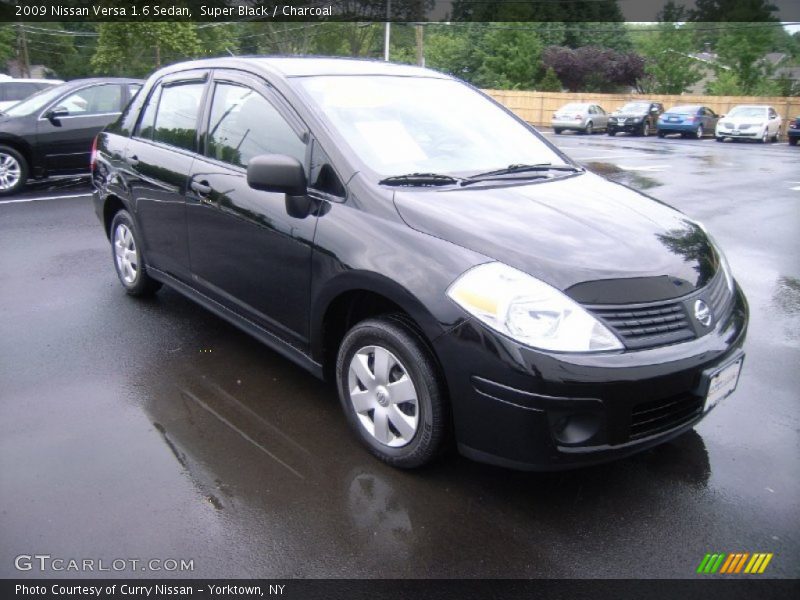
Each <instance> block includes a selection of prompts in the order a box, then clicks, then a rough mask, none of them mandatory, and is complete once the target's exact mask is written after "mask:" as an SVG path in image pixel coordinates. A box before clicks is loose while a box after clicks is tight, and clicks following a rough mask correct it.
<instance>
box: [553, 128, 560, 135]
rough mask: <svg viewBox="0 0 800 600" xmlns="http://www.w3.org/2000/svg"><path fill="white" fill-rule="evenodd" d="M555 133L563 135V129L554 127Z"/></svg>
mask: <svg viewBox="0 0 800 600" xmlns="http://www.w3.org/2000/svg"><path fill="white" fill-rule="evenodd" d="M553 133H555V134H556V135H561V130H560V129H559V128H558V127H555V128H553Z"/></svg>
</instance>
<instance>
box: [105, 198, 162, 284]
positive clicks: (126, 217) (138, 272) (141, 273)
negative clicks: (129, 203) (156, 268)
mask: <svg viewBox="0 0 800 600" xmlns="http://www.w3.org/2000/svg"><path fill="white" fill-rule="evenodd" d="M123 227H124V228H127V231H129V232H130V235H131V237H132V240H133V249H132V250H130V248H128V249H127V253H129V254H130V253H132V254H134V256H135V258H134V260H135V271H134V270H132V271H127V272H126V270H125V269H124V268H123V266H122V265H121V261H120V260H118V258H117V251H118V246H117V241H118V237H119V238H120V241H122V237H121V232H122V231H124V230H121V229H120V228H123ZM109 233H110V235H109V237H110V239H111V258H112V260H113V261H114V270H115V271H116V272H117V277H118V278H119V282H120V283H121V284H122V287H124V288H125V292H126V293H127V294H128V295H130V296H137V297H141V296H150V295H152V294H155V293H156V292H157V291H158V290H159V289H160V288H161V282H159V281H156V280H155V279H153V278H152V277H150V276H149V275H148V274H147V268H146V266H145V265H146V263H145V259H144V256H143V255H142V249H141V248H142V247H141V244H140V243H139V240H140V238H139V233H138V231H137V230H136V224H135V223H134V222H133V219H132V218H131V215H130V213H128V211H127V210H120V211H119V212H117V214H115V215H114V219H113V220H112V221H111V229H110V231H109ZM131 262H133V261H131ZM132 272H133V273H134V275H133V277H131V273H132Z"/></svg>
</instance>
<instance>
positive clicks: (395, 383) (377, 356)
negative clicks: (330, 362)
mask: <svg viewBox="0 0 800 600" xmlns="http://www.w3.org/2000/svg"><path fill="white" fill-rule="evenodd" d="M347 386H348V387H347V389H348V390H349V392H350V402H351V403H352V405H353V409H354V410H355V412H356V416H357V417H358V420H359V422H360V423H361V426H362V427H363V428H364V429H365V430H366V431H367V433H369V434H370V435H371V436H372V437H373V438H375V439H376V440H377V441H378V442H380V443H381V444H384V445H386V446H391V447H394V448H398V447H400V446H405V445H406V444H408V443H409V442H410V441H411V440H412V439H413V438H414V435H415V434H416V433H417V426H418V424H419V403H418V401H417V391H416V389H415V387H414V382H413V381H411V378H410V377H409V376H408V371H407V370H406V368H405V367H404V366H403V364H402V363H401V362H400V361H399V360H398V359H397V357H396V356H395V355H394V354H392V353H391V352H389V351H388V350H387V349H386V348H381V347H380V346H365V347H363V348H361V349H360V350H359V351H358V352H356V353H355V354H354V355H353V358H352V359H351V360H350V368H349V371H348V374H347Z"/></svg>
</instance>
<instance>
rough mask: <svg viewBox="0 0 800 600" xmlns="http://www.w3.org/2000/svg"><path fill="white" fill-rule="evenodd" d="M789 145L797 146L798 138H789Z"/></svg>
mask: <svg viewBox="0 0 800 600" xmlns="http://www.w3.org/2000/svg"><path fill="white" fill-rule="evenodd" d="M789 145H790V146H797V138H796V137H790V138H789Z"/></svg>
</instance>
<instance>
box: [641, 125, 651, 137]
mask: <svg viewBox="0 0 800 600" xmlns="http://www.w3.org/2000/svg"><path fill="white" fill-rule="evenodd" d="M642 133H644V134H645V135H650V125H648V124H647V123H645V124H644V131H643V132H642Z"/></svg>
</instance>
